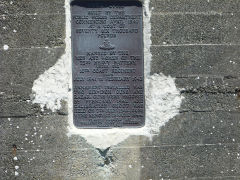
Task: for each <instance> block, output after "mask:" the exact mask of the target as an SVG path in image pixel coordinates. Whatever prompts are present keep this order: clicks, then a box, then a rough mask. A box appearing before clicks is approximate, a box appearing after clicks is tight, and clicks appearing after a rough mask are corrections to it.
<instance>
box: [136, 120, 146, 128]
mask: <svg viewBox="0 0 240 180" xmlns="http://www.w3.org/2000/svg"><path fill="white" fill-rule="evenodd" d="M145 125H146V123H145V120H144V121H143V122H142V123H141V124H139V127H138V128H143V127H144V126H145Z"/></svg>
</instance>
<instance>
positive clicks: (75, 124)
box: [73, 120, 81, 129]
mask: <svg viewBox="0 0 240 180" xmlns="http://www.w3.org/2000/svg"><path fill="white" fill-rule="evenodd" d="M73 125H74V127H75V128H77V129H79V128H81V127H79V126H78V125H77V123H76V120H73Z"/></svg>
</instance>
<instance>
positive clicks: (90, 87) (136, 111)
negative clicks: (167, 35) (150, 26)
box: [71, 1, 145, 128]
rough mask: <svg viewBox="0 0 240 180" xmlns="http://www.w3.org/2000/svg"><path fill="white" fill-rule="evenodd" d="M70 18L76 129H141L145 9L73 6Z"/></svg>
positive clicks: (124, 5) (137, 6)
mask: <svg viewBox="0 0 240 180" xmlns="http://www.w3.org/2000/svg"><path fill="white" fill-rule="evenodd" d="M71 15H72V57H73V58H72V70H73V119H74V124H75V126H77V127H79V128H112V127H140V126H143V125H144V118H145V115H144V114H145V108H144V68H143V65H144V63H143V62H144V60H143V26H142V5H141V3H140V2H137V1H132V2H109V1H92V2H91V1H90V2H89V1H88V2H79V1H74V2H72V3H71Z"/></svg>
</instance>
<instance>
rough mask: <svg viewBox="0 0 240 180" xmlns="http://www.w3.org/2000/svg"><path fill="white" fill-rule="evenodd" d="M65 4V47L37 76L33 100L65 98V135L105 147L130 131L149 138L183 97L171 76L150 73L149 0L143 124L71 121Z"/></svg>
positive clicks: (55, 104) (55, 102)
mask: <svg viewBox="0 0 240 180" xmlns="http://www.w3.org/2000/svg"><path fill="white" fill-rule="evenodd" d="M65 8H66V11H65V12H66V39H65V43H66V51H65V54H64V55H63V56H62V57H61V58H60V59H59V60H58V62H57V63H56V64H55V65H54V66H53V67H51V68H50V69H49V70H47V71H45V72H44V73H43V74H42V75H40V76H39V78H38V79H37V80H35V81H34V84H33V88H32V91H33V95H34V99H33V103H38V104H40V106H41V107H42V108H43V107H44V106H46V107H47V108H48V109H51V110H52V111H55V110H57V109H59V108H60V107H61V104H60V102H61V100H66V101H68V112H69V116H68V121H69V126H68V136H71V135H73V134H75V135H80V136H82V137H84V138H85V139H86V140H87V142H88V143H89V144H91V145H93V146H94V147H98V148H102V149H105V148H107V147H109V146H113V145H117V144H118V143H120V142H122V141H124V140H125V139H126V138H128V137H129V136H131V135H144V136H147V137H149V138H151V137H152V136H153V135H154V134H157V133H158V132H159V128H160V127H161V126H163V125H164V124H165V123H166V122H168V120H169V119H171V118H173V117H174V116H176V115H177V114H178V112H179V111H178V109H179V107H180V105H181V101H182V97H181V96H180V92H179V90H178V89H177V88H176V85H175V80H174V78H172V77H170V76H168V77H167V76H165V75H163V74H154V75H150V66H151V60H152V56H151V52H150V46H151V24H150V17H151V10H150V9H149V0H146V1H145V2H144V11H145V13H144V14H145V15H144V18H143V20H144V73H145V96H146V97H145V98H146V120H145V126H144V127H142V128H135V129H133V128H131V129H130V128H124V129H122V128H121V129H120V128H113V129H78V128H76V127H75V126H74V125H73V113H72V92H69V91H68V89H69V87H70V88H71V87H72V77H71V39H70V35H71V24H70V0H65Z"/></svg>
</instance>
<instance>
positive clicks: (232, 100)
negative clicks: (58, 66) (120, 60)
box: [0, 0, 240, 180]
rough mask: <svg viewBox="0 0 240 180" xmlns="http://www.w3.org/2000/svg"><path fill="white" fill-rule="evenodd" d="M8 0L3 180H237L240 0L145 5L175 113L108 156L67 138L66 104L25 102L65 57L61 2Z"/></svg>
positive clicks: (4, 5)
mask: <svg viewBox="0 0 240 180" xmlns="http://www.w3.org/2000/svg"><path fill="white" fill-rule="evenodd" d="M12 2H13V3H10V0H2V1H1V2H0V47H3V45H4V44H7V45H9V50H7V51H4V50H3V49H1V50H0V92H3V93H1V94H0V144H1V145H0V179H3V180H5V179H23V180H27V179H29V180H30V179H41V180H47V179H56V180H57V179H66V180H68V179H69V180H70V179H71V180H72V179H81V180H82V179H87V180H88V179H107V178H110V179H127V180H135V179H136V180H137V179H142V180H148V179H153V180H158V179H161V178H163V179H206V180H208V179H209V180H210V179H224V180H228V179H230V180H233V179H234V180H237V179H240V146H239V143H240V136H239V135H240V111H239V110H240V94H239V92H240V83H239V82H240V81H239V80H240V74H239V73H240V68H239V67H240V54H239V52H240V51H239V47H240V44H239V41H240V38H239V32H240V30H239V28H240V26H239V25H240V24H239V19H240V14H239V7H240V1H239V0H230V1H229V0H209V2H208V0H152V1H151V6H152V7H154V10H153V12H152V18H151V26H152V47H151V52H152V55H153V61H152V67H151V73H152V74H154V73H164V74H165V75H171V76H172V77H176V84H177V87H178V88H181V89H182V90H181V93H182V95H183V96H184V97H185V99H184V101H183V104H182V106H181V108H180V112H181V113H180V114H179V115H177V116H176V117H174V118H173V119H171V120H170V121H169V122H168V123H167V124H166V125H165V126H164V127H162V128H161V131H160V133H159V134H158V135H157V136H155V137H153V140H152V141H149V140H148V139H147V138H146V137H143V136H134V137H130V138H128V139H127V140H126V141H124V142H122V143H120V144H119V145H117V146H114V147H111V148H110V150H109V151H108V152H107V154H105V155H104V154H101V153H99V150H97V149H96V148H94V147H92V146H90V145H89V144H87V143H86V141H85V140H84V139H83V138H81V137H80V136H77V135H74V136H71V137H70V138H69V137H68V136H67V135H66V133H67V111H66V109H67V108H66V107H67V104H63V106H64V107H63V109H62V110H60V111H57V112H55V113H53V112H51V111H49V110H46V111H44V112H42V111H41V110H40V107H39V106H38V105H32V104H31V103H29V102H28V101H29V100H30V94H31V88H32V85H33V81H34V80H35V79H37V77H38V76H39V75H40V74H42V73H43V72H44V71H45V70H47V69H48V68H49V67H51V66H53V65H54V63H55V62H56V61H57V59H58V58H59V57H60V56H61V55H62V54H63V53H64V47H65V45H64V37H65V11H64V0H51V1H49V0H21V1H12ZM35 13H36V14H35ZM3 27H5V28H3ZM14 29H15V30H16V32H13V30H14ZM46 46H48V48H46ZM13 145H16V146H17V149H15V148H14V146H13ZM15 156H16V157H17V160H14V157H15ZM16 166H19V169H18V170H17V172H18V173H19V174H17V175H16V174H15V171H16V169H15V168H16ZM107 170H109V171H111V172H112V174H111V176H108V171H107Z"/></svg>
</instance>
